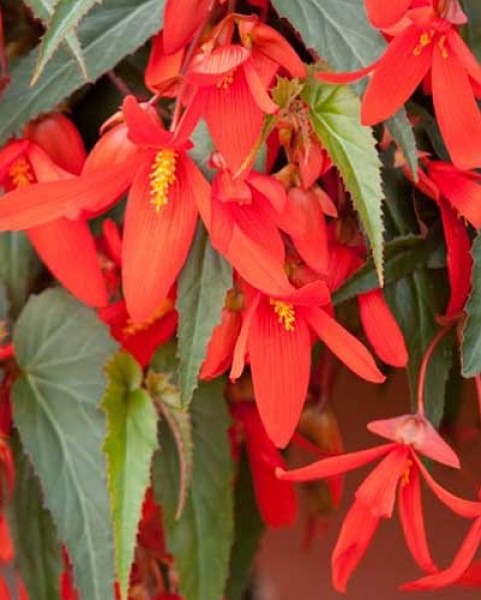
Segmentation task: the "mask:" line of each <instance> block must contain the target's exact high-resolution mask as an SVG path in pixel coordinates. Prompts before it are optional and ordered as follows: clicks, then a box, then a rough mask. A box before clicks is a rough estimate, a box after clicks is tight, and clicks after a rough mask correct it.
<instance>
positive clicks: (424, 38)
mask: <svg viewBox="0 0 481 600" xmlns="http://www.w3.org/2000/svg"><path fill="white" fill-rule="evenodd" d="M433 37H434V32H432V31H424V32H423V33H421V35H420V36H419V43H418V45H417V46H416V47H415V48H414V50H413V54H414V56H420V55H421V53H422V51H423V50H424V48H426V46H429V44H430V43H431V42H432V41H433Z"/></svg>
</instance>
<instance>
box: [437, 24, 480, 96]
mask: <svg viewBox="0 0 481 600" xmlns="http://www.w3.org/2000/svg"><path fill="white" fill-rule="evenodd" d="M446 35H447V38H448V40H449V49H450V50H451V51H452V52H453V54H454V55H455V58H456V60H457V61H458V63H459V64H460V65H463V67H464V68H465V69H466V71H467V72H468V75H469V76H470V77H472V78H473V79H474V80H475V81H476V83H478V84H479V85H481V66H480V65H479V63H478V61H477V60H476V57H475V56H474V54H473V53H472V52H471V50H470V49H469V47H468V46H467V45H466V43H465V42H464V40H463V38H462V37H461V36H460V35H459V33H458V31H456V29H454V28H453V29H450V30H449V31H448V33H447V34H446Z"/></svg>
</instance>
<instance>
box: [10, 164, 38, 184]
mask: <svg viewBox="0 0 481 600" xmlns="http://www.w3.org/2000/svg"><path fill="white" fill-rule="evenodd" d="M8 174H9V175H10V178H11V179H12V183H13V185H14V186H15V187H17V188H19V187H24V186H26V185H30V184H31V183H33V182H34V177H33V174H32V171H31V169H30V165H29V164H28V162H27V161H26V160H25V159H24V158H19V159H18V160H17V161H15V162H14V163H13V165H12V166H11V167H10V170H9V172H8Z"/></svg>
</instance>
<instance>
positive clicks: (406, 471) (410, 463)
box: [400, 459, 413, 487]
mask: <svg viewBox="0 0 481 600" xmlns="http://www.w3.org/2000/svg"><path fill="white" fill-rule="evenodd" d="M412 466H413V461H412V460H410V459H408V460H407V461H406V466H405V467H404V471H403V472H402V474H401V480H400V485H401V487H404V486H405V485H407V484H408V483H409V476H410V475H411V468H412Z"/></svg>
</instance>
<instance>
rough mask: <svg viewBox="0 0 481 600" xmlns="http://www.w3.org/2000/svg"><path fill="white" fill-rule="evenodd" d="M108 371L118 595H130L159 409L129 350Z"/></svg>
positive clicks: (107, 447)
mask: <svg viewBox="0 0 481 600" xmlns="http://www.w3.org/2000/svg"><path fill="white" fill-rule="evenodd" d="M106 371H107V375H108V379H109V384H108V388H107V390H106V392H105V394H104V397H103V400H102V408H103V409H104V411H105V413H106V415H107V436H106V438H105V442H104V452H105V454H106V456H107V463H108V484H109V491H110V499H111V502H112V520H113V525H114V542H115V557H116V566H117V579H118V581H119V584H120V597H121V598H127V594H128V588H129V576H130V570H131V568H132V563H133V560H134V550H135V545H136V540H137V531H138V524H139V521H140V516H141V512H142V503H143V500H144V497H145V491H146V489H147V488H148V486H149V481H150V464H151V462H152V455H153V453H154V450H155V449H156V447H157V412H156V410H155V408H154V405H153V403H152V399H151V398H150V396H149V394H148V393H147V392H146V391H145V390H143V389H142V388H141V385H142V379H143V373H142V368H141V367H140V365H139V364H138V363H137V362H136V361H135V360H134V359H133V358H132V356H130V354H127V353H126V352H122V353H119V354H117V355H116V356H114V358H113V359H112V360H111V361H110V362H109V364H108V365H107V368H106Z"/></svg>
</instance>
